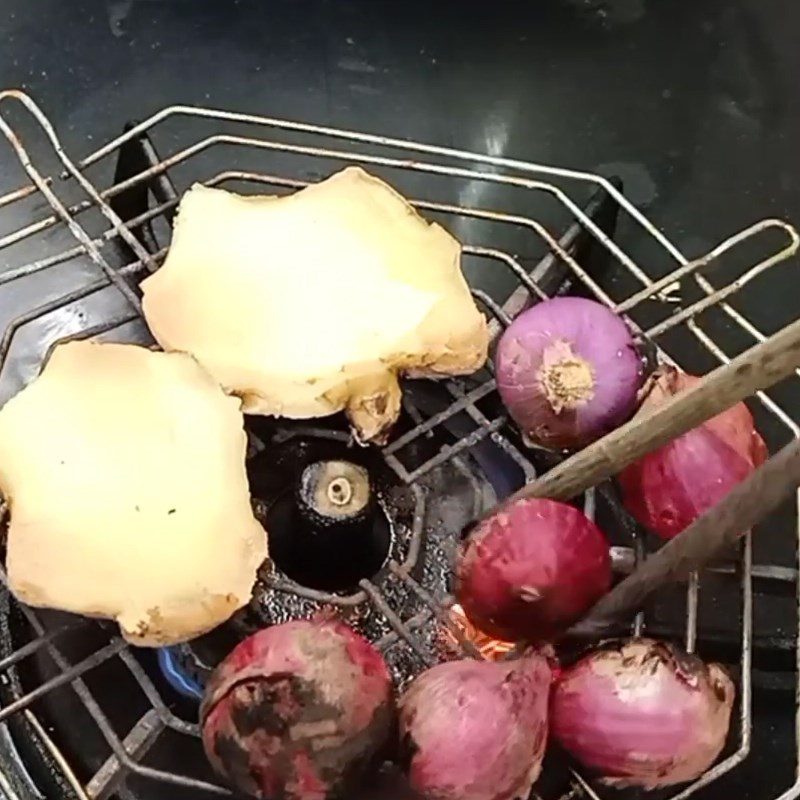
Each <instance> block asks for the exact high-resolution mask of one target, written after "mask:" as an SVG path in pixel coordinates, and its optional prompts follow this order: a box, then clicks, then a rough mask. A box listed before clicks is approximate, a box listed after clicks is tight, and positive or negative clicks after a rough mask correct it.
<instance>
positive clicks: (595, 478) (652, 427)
mask: <svg viewBox="0 0 800 800" xmlns="http://www.w3.org/2000/svg"><path fill="white" fill-rule="evenodd" d="M798 367H800V320H798V321H796V322H793V323H791V324H790V325H787V326H786V327H785V328H783V329H782V330H781V331H779V332H778V333H776V334H775V335H773V336H771V337H770V338H769V339H767V340H766V341H764V342H761V343H760V344H757V345H755V346H754V347H751V348H750V349H749V350H747V351H746V352H744V353H742V354H741V355H740V356H737V357H736V358H734V359H733V360H732V361H731V362H730V363H729V364H725V365H723V366H721V367H718V368H717V369H715V370H714V371H713V372H710V373H709V374H708V375H706V377H705V378H704V379H703V380H702V381H701V382H699V383H697V384H696V385H695V386H693V387H692V388H690V389H687V390H686V391H683V392H680V393H678V394H676V395H675V396H674V397H672V398H671V399H670V400H668V401H667V402H666V403H664V404H663V405H661V406H659V407H657V408H655V409H653V410H652V411H651V412H650V413H648V414H646V415H642V416H639V417H635V418H634V419H632V420H631V421H630V422H628V423H626V424H625V425H623V426H621V427H620V428H617V429H616V430H615V431H613V432H612V433H609V434H608V435H607V436H604V437H603V438H602V439H600V440H598V441H597V442H595V443H594V444H591V445H589V446H588V447H586V448H585V449H583V450H581V451H580V452H579V453H576V454H575V455H573V456H571V457H570V458H568V459H566V460H565V461H562V462H561V463H560V464H559V465H558V466H556V467H554V468H553V469H551V470H550V471H549V472H547V473H545V474H544V475H543V476H542V477H541V478H538V479H537V480H535V481H533V482H532V483H529V484H528V485H527V486H523V487H522V488H521V489H520V490H519V491H517V492H515V493H514V494H513V495H511V497H509V498H507V499H506V500H504V501H503V503H502V504H501V506H505V505H507V504H509V503H512V502H514V501H516V500H521V499H524V498H527V497H551V498H554V499H563V500H567V499H569V498H571V497H575V496H576V495H578V494H580V493H581V492H583V491H585V490H586V489H588V488H589V487H590V486H594V485H595V484H597V483H599V482H600V481H603V480H605V479H606V478H610V477H611V476H612V475H615V474H616V473H618V472H619V471H620V470H621V469H623V468H624V467H627V466H628V464H630V463H632V462H633V461H636V460H637V459H639V458H641V457H642V456H644V455H647V453H649V452H651V451H652V450H655V449H657V448H658V447H661V446H663V445H665V444H666V443H667V442H669V441H671V440H672V439H674V438H675V437H676V436H680V435H681V434H683V433H686V432H687V431H689V430H691V429H692V428H695V427H697V426H698V425H700V424H701V423H702V422H705V421H706V420H707V419H709V418H711V417H713V416H716V415H717V414H719V413H721V412H723V411H725V410H726V409H728V408H730V407H731V406H733V405H735V404H736V403H738V402H739V401H740V400H744V399H745V398H746V397H749V396H750V395H752V394H755V393H756V392H757V391H759V390H761V389H767V388H769V387H770V386H772V385H773V384H774V383H777V382H778V381H780V380H782V379H783V378H786V377H788V376H789V375H790V374H791V373H792V372H793V371H794V370H795V369H797V368H798ZM496 511H497V508H494V509H491V510H490V511H489V512H487V514H486V515H485V516H487V517H488V516H489V515H490V514H493V513H495V512H496Z"/></svg>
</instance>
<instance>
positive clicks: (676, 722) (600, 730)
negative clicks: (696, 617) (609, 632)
mask: <svg viewBox="0 0 800 800" xmlns="http://www.w3.org/2000/svg"><path fill="white" fill-rule="evenodd" d="M734 695H735V690H734V686H733V683H732V682H731V680H730V678H729V677H728V675H727V674H726V673H725V671H724V670H723V669H722V667H720V666H719V665H718V664H708V665H706V664H704V663H703V662H702V661H701V660H700V659H699V658H697V657H695V656H690V655H687V654H686V653H684V652H682V651H681V650H679V649H678V648H676V647H674V646H672V645H669V644H665V643H663V642H656V641H653V640H651V639H632V640H629V641H626V642H615V643H607V644H606V645H604V646H602V647H601V649H598V650H596V651H595V652H593V653H590V654H589V655H588V656H585V657H584V658H582V659H581V660H580V661H578V662H577V663H576V664H574V665H573V666H571V667H568V668H566V669H564V670H563V671H562V672H561V674H560V676H559V678H558V681H557V682H556V684H555V687H554V690H553V696H552V703H551V726H550V732H551V735H552V736H553V738H554V740H555V741H557V742H558V743H559V744H560V745H561V747H562V748H564V750H566V751H567V752H568V753H569V754H570V755H572V756H573V757H574V758H575V759H576V760H577V761H578V762H580V764H581V765H582V766H583V767H584V768H586V769H588V770H589V771H591V772H592V773H594V774H596V775H598V776H602V779H603V782H604V783H607V784H610V785H613V786H618V787H625V786H638V787H642V788H645V789H655V788H658V787H663V786H672V785H674V784H677V783H684V782H686V781H690V780H694V779H695V778H697V777H699V776H700V775H702V774H703V773H704V772H705V771H706V770H707V769H708V768H709V767H710V766H711V765H712V764H713V763H714V761H715V760H716V758H717V756H719V754H720V752H721V751H722V748H723V746H724V745H725V740H726V738H727V734H728V728H729V725H730V716H731V708H732V706H733V700H734Z"/></svg>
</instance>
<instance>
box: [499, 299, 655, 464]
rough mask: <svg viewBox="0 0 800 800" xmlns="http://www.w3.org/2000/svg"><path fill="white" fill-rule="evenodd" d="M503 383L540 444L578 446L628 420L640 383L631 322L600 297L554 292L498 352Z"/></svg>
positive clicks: (504, 395) (514, 327)
mask: <svg viewBox="0 0 800 800" xmlns="http://www.w3.org/2000/svg"><path fill="white" fill-rule="evenodd" d="M495 373H496V377H497V389H498V391H499V393H500V397H501V399H502V401H503V404H504V405H505V406H506V408H507V409H508V412H509V414H510V415H511V417H512V418H513V419H514V421H515V422H516V423H517V425H519V427H520V428H521V429H522V431H523V433H524V434H526V436H527V437H528V438H529V439H531V440H532V441H533V442H535V443H536V444H539V445H541V446H542V447H547V448H551V449H564V448H570V449H571V448H577V447H582V446H583V445H586V444H588V443H589V442H592V441H594V440H595V439H597V438H599V437H600V436H602V435H603V434H605V433H608V432H609V431H611V430H613V429H614V428H616V427H617V426H618V425H619V424H620V423H622V422H624V421H625V420H626V419H627V418H628V417H629V416H630V415H631V414H632V413H633V411H634V408H635V406H636V401H637V393H638V391H639V389H640V388H641V385H642V375H643V366H642V360H641V358H640V356H639V354H638V353H637V351H636V347H635V345H634V341H633V336H632V335H631V332H630V330H629V329H628V326H627V325H626V324H625V322H624V321H623V320H622V319H621V318H620V317H618V316H617V315H616V314H615V313H614V312H613V311H611V310H610V309H609V308H607V307H606V306H604V305H602V304H601V303H597V302H595V301H593V300H587V299H585V298H582V297H556V298H553V299H552V300H545V301H543V302H541V303H538V304H537V305H535V306H533V307H532V308H529V309H528V310H527V311H524V312H522V314H520V315H519V316H518V317H517V318H516V319H515V320H514V321H513V322H512V323H511V325H509V327H508V328H507V329H506V331H505V332H504V333H503V336H502V337H501V339H500V342H499V344H498V346H497V353H496V356H495Z"/></svg>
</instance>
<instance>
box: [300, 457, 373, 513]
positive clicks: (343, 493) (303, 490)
mask: <svg viewBox="0 0 800 800" xmlns="http://www.w3.org/2000/svg"><path fill="white" fill-rule="evenodd" d="M299 494H300V506H301V507H302V506H307V507H308V508H309V509H310V510H311V511H312V512H314V513H315V514H316V515H319V516H320V517H322V518H323V519H330V520H336V521H346V520H351V519H353V518H356V517H358V516H360V515H361V514H362V512H364V510H365V509H366V508H367V507H368V506H369V505H370V500H371V499H372V487H371V486H370V482H369V474H368V473H367V471H366V470H365V469H364V468H363V467H361V466H359V465H357V464H353V463H351V462H350V461H317V462H316V463H314V464H309V466H307V467H306V468H305V469H304V470H303V474H302V476H301V477H300V492H299Z"/></svg>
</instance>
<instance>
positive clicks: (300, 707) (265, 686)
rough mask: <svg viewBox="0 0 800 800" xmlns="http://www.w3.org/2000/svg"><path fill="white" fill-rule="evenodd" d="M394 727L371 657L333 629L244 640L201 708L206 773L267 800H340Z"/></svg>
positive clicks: (384, 685)
mask: <svg viewBox="0 0 800 800" xmlns="http://www.w3.org/2000/svg"><path fill="white" fill-rule="evenodd" d="M394 720H395V707H394V698H393V689H392V684H391V680H390V677H389V672H388V669H387V667H386V664H385V662H384V661H383V658H382V657H381V655H380V653H378V651H377V650H376V649H375V648H374V647H373V646H372V645H371V644H370V643H369V642H367V641H366V640H365V639H363V638H362V637H361V636H359V635H358V634H357V633H355V632H354V631H353V630H351V629H350V628H349V627H348V626H346V625H344V624H342V623H339V622H334V621H319V622H316V621H313V622H312V621H294V622H288V623H285V624H282V625H276V626H273V627H271V628H267V629H265V630H262V631H259V632H258V633H256V634H254V635H252V636H250V637H248V638H247V639H245V640H244V641H243V642H241V643H240V644H239V645H238V646H237V647H236V648H235V649H234V650H233V651H232V652H231V653H230V654H229V655H228V656H227V658H226V659H225V660H224V661H223V662H222V663H221V664H220V665H219V666H218V667H217V669H216V670H215V671H214V674H213V675H212V678H211V680H210V682H209V684H208V686H207V688H206V694H205V697H204V700H203V703H202V706H201V723H202V734H203V745H204V748H205V751H206V755H207V756H208V758H209V761H210V762H211V764H212V766H213V767H214V769H215V770H216V771H217V772H218V773H219V774H220V775H222V776H224V777H225V778H226V779H227V780H228V781H229V782H230V783H231V784H232V785H233V786H234V787H235V788H236V789H238V790H239V791H242V792H245V793H247V794H249V795H251V796H252V797H255V798H269V800H280V799H281V798H286V799H287V800H325V799H326V798H332V797H337V796H341V794H342V793H344V792H347V791H348V790H349V789H350V788H351V787H352V785H353V784H354V783H355V782H356V781H357V780H358V779H359V778H360V777H361V776H362V774H363V773H364V772H365V771H366V770H367V769H368V768H370V767H371V766H372V765H373V763H374V762H375V760H376V759H377V758H378V757H379V756H380V755H382V751H383V750H384V749H385V747H386V746H387V744H388V743H389V742H390V740H391V737H392V734H393V730H394Z"/></svg>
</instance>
